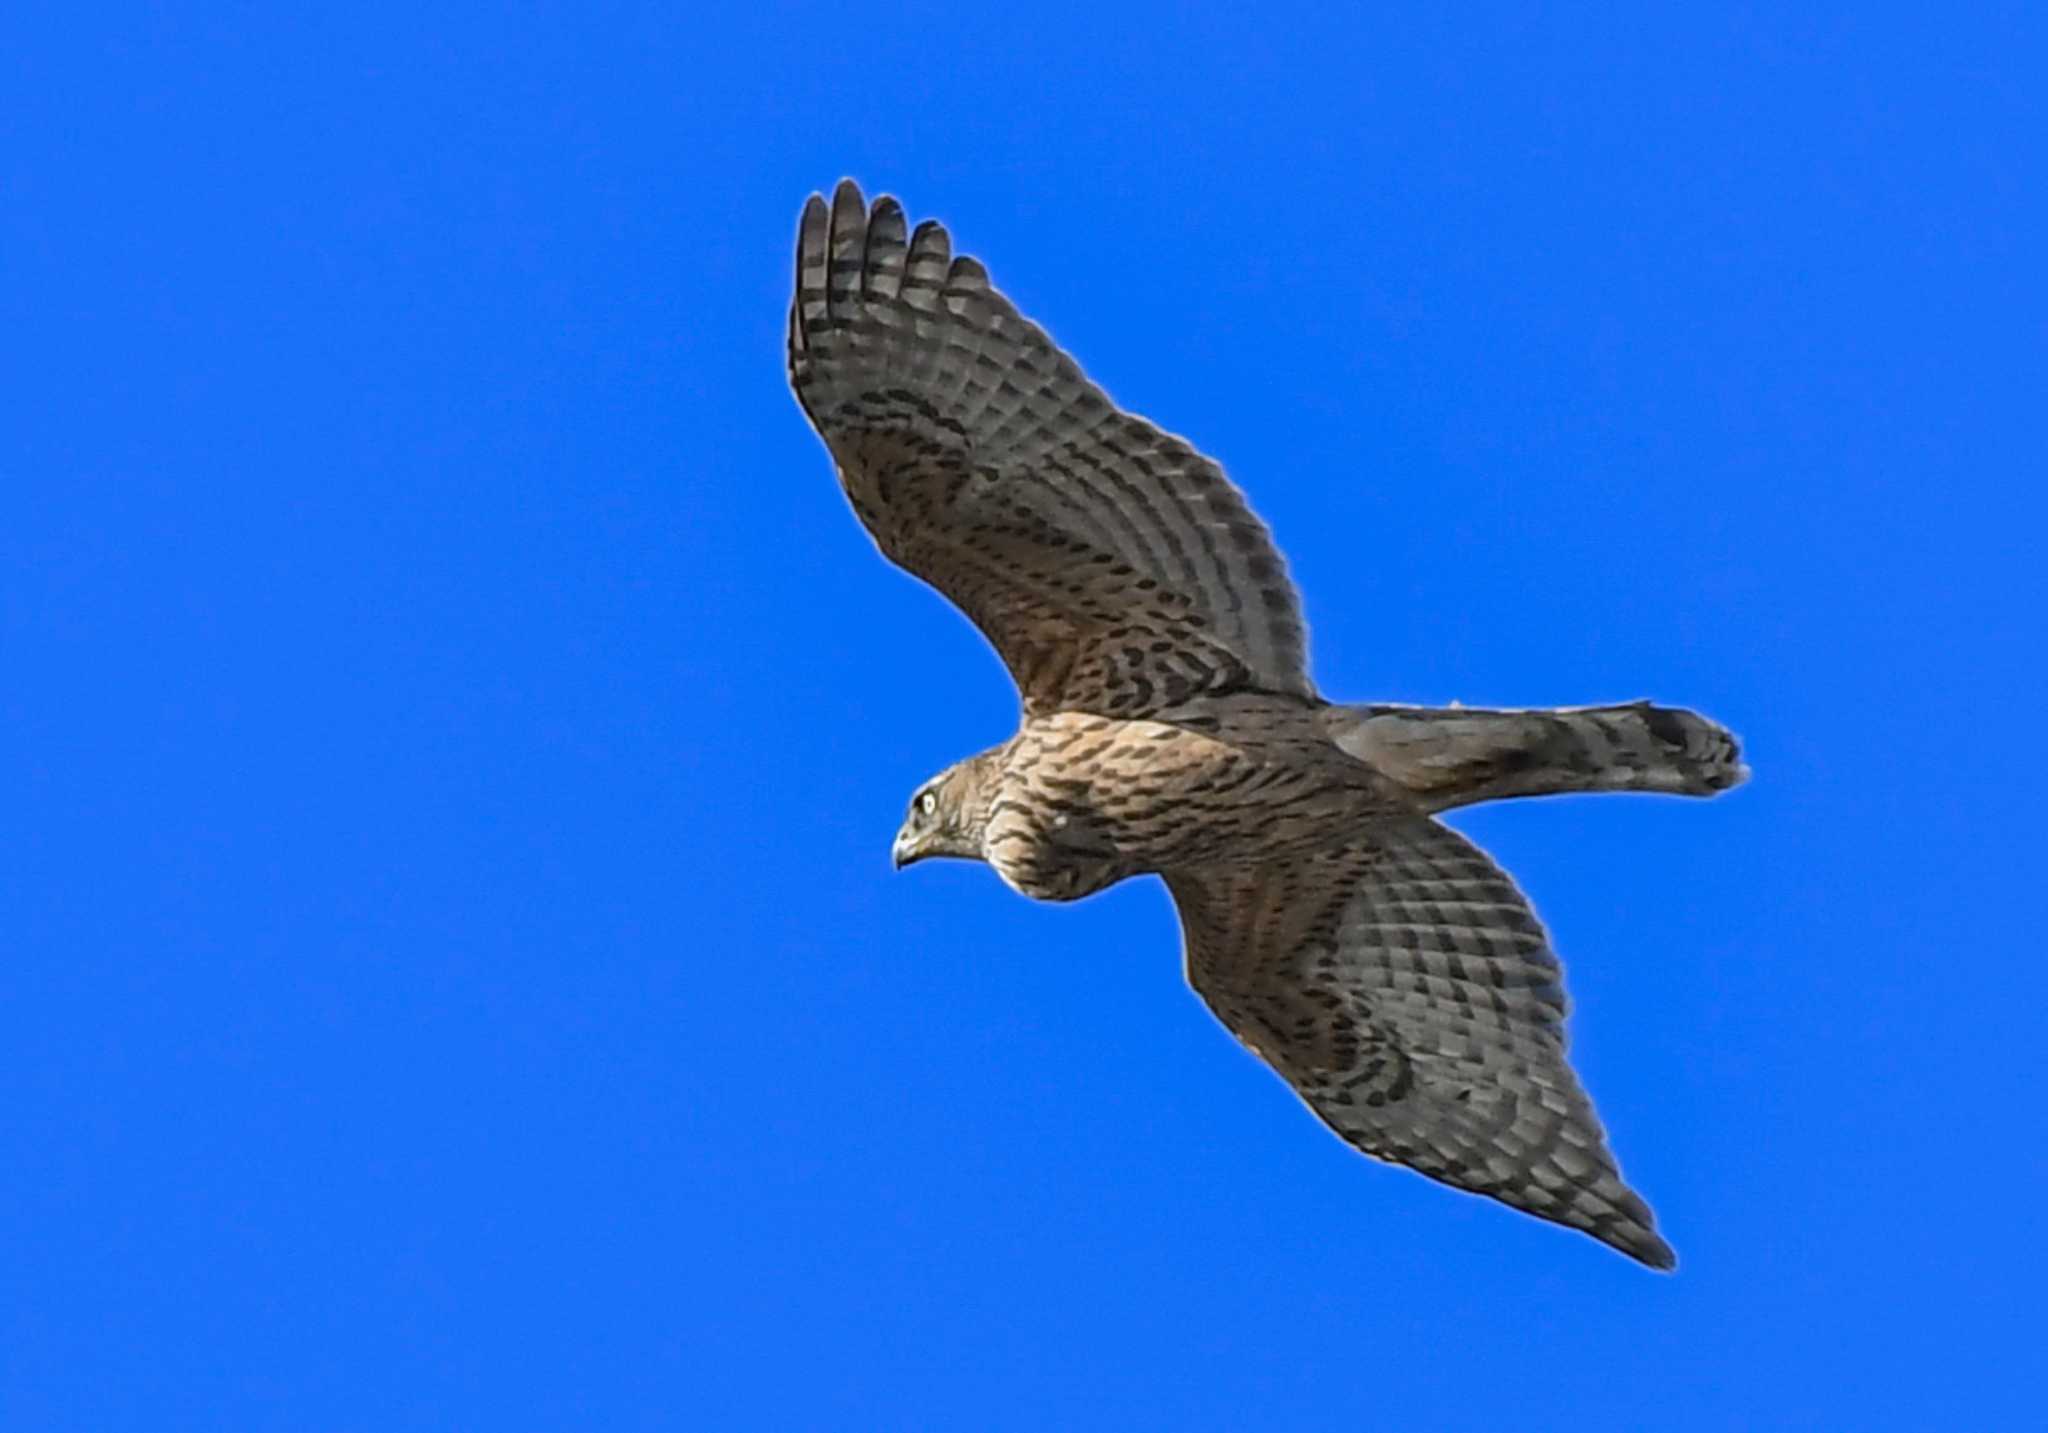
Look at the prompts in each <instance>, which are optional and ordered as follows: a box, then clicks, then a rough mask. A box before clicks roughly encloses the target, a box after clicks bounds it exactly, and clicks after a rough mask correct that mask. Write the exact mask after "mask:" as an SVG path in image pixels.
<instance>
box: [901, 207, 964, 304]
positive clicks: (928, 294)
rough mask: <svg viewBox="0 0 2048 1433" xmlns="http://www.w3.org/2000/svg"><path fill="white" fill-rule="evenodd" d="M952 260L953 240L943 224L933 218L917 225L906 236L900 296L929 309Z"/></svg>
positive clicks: (942, 283)
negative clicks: (907, 240)
mask: <svg viewBox="0 0 2048 1433" xmlns="http://www.w3.org/2000/svg"><path fill="white" fill-rule="evenodd" d="M952 261H953V239H952V236H951V235H949V234H947V232H946V226H945V225H943V224H941V223H939V222H938V221H937V220H935V219H927V220H925V221H924V222H923V223H921V224H919V225H918V226H917V228H916V229H914V230H913V231H912V232H911V235H910V256H909V258H908V259H907V260H906V261H905V267H904V273H903V297H904V298H905V299H906V300H908V301H909V302H910V303H911V304H913V305H915V306H916V307H918V308H924V309H929V308H930V307H931V306H932V301H933V298H934V296H935V295H937V293H938V292H939V289H940V288H941V287H943V286H944V284H945V282H946V269H947V267H948V266H949V265H950V264H951V263H952Z"/></svg>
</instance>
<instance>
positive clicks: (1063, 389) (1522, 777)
mask: <svg viewBox="0 0 2048 1433" xmlns="http://www.w3.org/2000/svg"><path fill="white" fill-rule="evenodd" d="M789 376H790V382H791V384H792V386H793V387H794V388H795V390H796V396H797V400H798V402H799V403H800V404H801V405H802V407H803V410H804V412H805V414H806V415H808V417H809V418H810V421H811V423H812V425H813V426H814V427H815V428H816V429H817V430H818V433H819V436H821V437H822V438H823V439H824V441H825V446H826V447H827V448H828V449H829V450H830V452H831V455H832V460H833V462H834V463H835V464H836V466H837V468H838V472H839V479H840V483H841V485H842V487H843V488H844V489H845V492H846V496H847V498H848V499H849V500H850V501H851V503H852V505H853V510H854V512H855V514H857V515H858V516H859V518H860V520H861V522H862V523H863V524H865V525H866V527H867V529H868V531H869V533H870V534H872V535H873V537H874V540H875V543H876V545H877V546H878V547H880V548H881V550H882V552H883V554H884V555H885V556H887V557H888V558H889V559H890V560H891V561H893V562H895V563H897V564H899V565H900V566H902V567H904V568H906V569H908V570H909V571H910V572H912V573H914V574H915V575H916V576H918V577H920V578H922V579H923V580H924V581H925V582H927V583H929V584H931V585H932V586H933V587H935V588H937V589H938V590H939V591H940V592H941V593H943V594H944V595H945V596H946V597H947V598H949V599H950V600H951V601H952V602H953V603H954V604H955V605H956V606H957V607H959V608H960V610H961V611H962V612H964V613H965V614H966V615H967V617H968V618H969V619H970V620H971V621H972V622H973V623H974V625H975V626H976V627H978V628H980V629H981V631H982V633H983V634H984V635H985V636H986V637H987V638H988V640H989V641H990V642H991V643H993V644H994V646H995V649H996V651H997V652H998V653H999V654H1000V656H1001V657H1002V660H1003V663H1004V665H1005V666H1006V667H1008V669H1009V672H1010V675H1011V676H1012V677H1013V678H1014V679H1015V680H1016V683H1017V688H1018V691H1019V694H1020V696H1021V698H1022V704H1023V714H1022V718H1021V721H1020V724H1019V726H1018V729H1017V732H1016V734H1015V735H1014V736H1012V737H1011V738H1010V739H1009V740H1007V741H1005V742H1003V743H1002V744H1001V745H999V746H995V747H991V748H990V749H989V750H987V751H984V752H981V753H979V754H978V755H975V756H970V757H968V758H967V759H965V760H964V761H961V762H958V763H956V764H955V765H953V766H950V767H948V768H947V769H946V770H944V771H942V772H940V773H939V774H938V775H937V776H935V777H933V778H932V779H931V780H930V781H927V782H925V783H924V784H923V785H922V786H920V787H919V788H918V790H917V792H916V794H915V795H914V796H913V797H912V798H911V801H910V809H909V813H908V815H907V816H906V817H905V818H904V821H903V825H902V829H901V830H900V831H899V832H898V834H897V836H896V841H895V848H894V858H895V862H896V864H897V865H898V866H899V867H900V866H907V865H909V864H911V863H912V862H914V861H920V860H923V859H925V858H926V857H932V856H956V857H965V858H967V859H969V860H977V861H985V862H987V863H988V864H989V865H990V866H993V867H994V868H995V871H996V874H997V875H999V876H1000V877H1001V878H1002V879H1003V880H1004V881H1005V882H1006V883H1007V884H1008V885H1010V886H1011V887H1012V888H1014V889H1015V890H1017V891H1020V892H1022V893H1023V894H1024V895H1027V896H1032V897H1036V898H1037V899H1040V900H1048V901H1071V900H1075V899H1077V898H1079V897H1081V896H1085V895H1088V894H1090V893H1092V892H1094V891H1099V890H1101V889H1102V888H1103V887H1105V886H1108V885H1110V884H1111V883H1113V882H1116V881H1121V880H1123V879H1125V878H1126V877H1129V876H1136V875H1140V874H1156V875H1158V876H1160V877H1162V878H1164V880H1165V882H1166V885H1167V889H1168V890H1169V891H1170V892H1171V894H1172V897H1173V901H1174V904H1175V906H1176V908H1177V909H1178V911H1179V914H1180V919H1181V925H1182V929H1183V932H1184V935H1185V944H1186V950H1185V957H1186V969H1187V976H1188V980H1189V982H1190V983H1191V984H1192V985H1193V986H1194V988H1195V990H1196V991H1197V992H1199V993H1200V995H1201V997H1202V998H1203V1000H1205V1001H1207V1002H1208V1004H1209V1007H1210V1008H1211V1009H1212V1010H1213V1011H1214V1012H1215V1013H1216V1015H1217V1016H1218V1017H1219V1018H1220V1019H1221V1020H1222V1022H1223V1023H1224V1025H1226V1026H1227V1027H1229V1029H1230V1030H1231V1031H1232V1032H1233V1033H1234V1034H1235V1035H1236V1036H1237V1037H1238V1039H1240V1040H1241V1041H1242V1042H1243V1043H1244V1044H1245V1045H1247V1046H1248V1047H1250V1049H1251V1050H1252V1051H1253V1052H1254V1053H1255V1054H1257V1055H1258V1056H1259V1057H1260V1058H1261V1059H1263V1060H1265V1061H1266V1062H1267V1063H1268V1064H1269V1065H1271V1066H1272V1068H1273V1069H1274V1070H1276V1071H1277V1072H1278V1073H1279V1074H1280V1076H1281V1077H1282V1078H1283V1079H1285V1080H1286V1081H1287V1083H1288V1084H1289V1085H1291V1086H1292V1087H1293V1088H1294V1089H1295V1091H1296V1092H1297V1093H1298V1094H1299V1095H1300V1096H1301V1098H1302V1099H1303V1100H1304V1101H1305V1102H1306V1103H1307V1104H1308V1106H1309V1108H1310V1109H1311V1110H1313V1111H1314V1112H1315V1113H1316V1115H1317V1116H1318V1117H1320V1118H1321V1119H1322V1121H1323V1122H1324V1123H1325V1124H1327V1125H1328V1126H1329V1127H1330V1129H1331V1130H1333V1131H1335V1132H1336V1134H1337V1135H1339V1136H1340V1137H1341V1138H1343V1139H1344V1140H1345V1141H1346V1142H1347V1143H1349V1144H1351V1145H1353V1146H1355V1147H1356V1148H1358V1149H1360V1150H1362V1151H1364V1152H1365V1153H1366V1154H1368V1155H1371V1156H1373V1157H1375V1158H1377V1159H1381V1160H1386V1161H1390V1162H1393V1163H1396V1164H1403V1165H1407V1166H1409V1167H1410V1168H1412V1169H1415V1170H1419V1171H1420V1172H1421V1173H1423V1174H1425V1175H1428V1176H1429V1177H1430V1178H1432V1179H1436V1180H1440V1181H1442V1182H1443V1183H1445V1184H1449V1185H1453V1186H1455V1187H1457V1188H1459V1189H1465V1190H1470V1191H1472V1192H1473V1193H1476V1194H1483V1195H1487V1196H1490V1197H1491V1198H1493V1199H1497V1200H1499V1201H1501V1202H1502V1203H1504V1204H1508V1205H1511V1206H1513V1207H1514V1208H1517V1209H1521V1210H1524V1211H1526V1212H1528V1213H1530V1214H1533V1215H1536V1216H1537V1217H1539V1218H1542V1219H1548V1220H1553V1221H1555V1222H1556V1223H1559V1224H1563V1225H1567V1226H1569V1227H1571V1228H1574V1229H1579V1230H1583V1231H1584V1232H1586V1233H1588V1234H1590V1235H1592V1236H1593V1237H1594V1238H1596V1239H1599V1240H1602V1241H1604V1242H1605V1243H1607V1244H1610V1245H1612V1246H1613V1247H1614V1248H1616V1249H1619V1250H1620V1251H1622V1252H1623V1253H1625V1254H1627V1255H1630V1256H1631V1257H1633V1258H1635V1259H1638V1260H1640V1261H1642V1262H1643V1263H1645V1264H1648V1265H1650V1266H1652V1267H1654V1268H1660V1269H1663V1268H1670V1267H1672V1265H1673V1263H1674V1262H1675V1261H1674V1256H1673V1254H1672V1251H1671V1247H1670V1246H1669V1245H1668V1244H1666V1243H1665V1242H1664V1240H1663V1239H1662V1238H1660V1237H1659V1236H1658V1234H1657V1232H1656V1228H1655V1225H1654V1221H1653V1218H1652V1216H1651V1213H1650V1210H1649V1207H1648V1206H1647V1205H1645V1204H1644V1202H1643V1201H1642V1199H1641V1198H1639V1197H1638V1196H1637V1195H1636V1193H1635V1192H1634V1191H1633V1190H1631V1189H1630V1188H1629V1187H1628V1185H1627V1184H1626V1183H1624V1182H1623V1180H1622V1178H1621V1174H1620V1172H1619V1170H1618V1169H1617V1168H1616V1167H1615V1162H1614V1158H1613V1156H1612V1155H1611V1154H1609V1152H1608V1149H1607V1142H1606V1136H1605V1134H1604V1132H1603V1131H1602V1129H1601V1126H1600V1121H1599V1119H1598V1117H1597V1116H1596V1115H1595V1114H1594V1112H1593V1106H1592V1104H1591V1103H1590V1102H1589V1101H1588V1099H1587V1097H1586V1093H1585V1091H1584V1090H1583V1089H1582V1088H1581V1087H1580V1085H1579V1082H1578V1079H1577V1078H1576V1077H1575V1076H1574V1075H1573V1073H1572V1070H1571V1067H1570V1066H1569V1065H1568V1064H1567V1063H1566V1061H1565V1031H1564V1019H1565V994H1564V988H1563V984H1562V977H1561V973H1560V970H1559V967H1558V963H1557V959H1556V957H1555V956H1554V955H1553V954H1552V953H1551V950H1550V943H1549V940H1548V939H1547V938H1546V936H1545V934H1544V931H1543V927H1542V926H1541V925H1540V924H1538V922H1537V920H1536V917H1535V915H1534V914H1532V913H1531V911H1530V909H1529V904H1528V902H1527V900H1526V899H1525V898H1524V897H1523V896H1522V894H1521V892H1520V891H1519V890H1517V889H1516V887H1515V884H1514V882H1513V881H1511V880H1510V879H1509V878H1508V877H1507V875H1506V874H1504V873H1503V872H1502V871H1501V869H1500V868H1499V867H1498V866H1496V865H1495V864H1494V863H1493V862H1492V861H1491V860H1490V859H1489V858H1488V857H1487V856H1486V854H1485V853H1484V852H1482V851H1481V850H1480V849H1479V848H1478V847H1476V846H1474V845H1473V844H1472V843H1471V842H1470V841H1468V840H1466V839H1465V838H1464V837H1463V836H1461V835H1459V834H1457V833H1456V832H1455V831H1452V830H1451V829H1450V828H1449V827H1447V826H1444V825H1443V824H1441V823H1440V822H1439V821H1437V819H1436V817H1437V815H1438V813H1440V812H1443V811H1446V810H1449V809H1450V808H1452V807H1457V806H1464V805H1468V804H1470V803H1472V802H1476V801H1489V800H1494V799H1497V798H1501V797H1512V796H1537V795H1544V794H1547V793H1552V792H1572V791H1662V792H1670V793H1674V794H1678V795H1685V796H1708V795H1712V794H1714V793H1715V792H1719V791H1724V790H1726V789H1727V788H1729V787H1731V786H1734V785H1735V784H1737V783H1738V782H1740V781H1742V780H1743V779H1744V778H1745V777H1746V776H1747V774H1748V772H1747V769H1746V768H1745V767H1744V766H1743V765H1742V764H1741V760H1740V757H1739V754H1738V751H1737V747H1736V742H1735V739H1734V738H1733V737H1732V736H1731V735H1730V734H1729V733H1728V732H1727V731H1726V730H1725V729H1724V728H1722V727H1720V726H1718V725H1716V724H1715V723H1713V722H1711V721H1709V720H1707V719H1706V718H1704V717H1701V716H1699V715H1697V714H1696V713H1693V712H1690V711H1684V710H1680V709H1676V708H1671V707H1662V706H1653V705H1651V704H1649V703H1647V702H1635V703H1631V704H1628V705H1622V706H1600V707H1576V708H1564V709H1557V710H1480V709H1472V708H1463V707H1450V708H1444V709H1431V708H1424V707H1413V706H1392V705H1365V706H1360V705H1340V704H1336V703H1332V702H1329V701H1326V700H1324V699H1323V697H1322V696H1321V695H1319V694H1318V692H1317V691H1316V687H1315V684H1314V682H1313V681H1311V680H1310V677H1309V674H1308V669H1307V662H1306V649H1305V641H1304V632H1303V626H1302V618H1301V611H1300V606H1299V602H1298V600H1297V598H1296V596H1295V592H1294V588H1293V585H1292V583H1291V582H1290V581H1289V579H1288V576H1287V572H1286V568H1285V567H1284V565H1283V564H1282V562H1281V559H1280V554H1279V553H1278V552H1277V551H1275V549H1274V546H1273V542H1272V539H1271V537H1270V536H1269V535H1268V533H1267V530H1266V527H1265V525H1264V524H1263V523H1262V522H1260V520H1259V519H1258V518H1257V517H1255V516H1254V515H1253V514H1252V512H1251V511H1250V509H1248V508H1247V507H1246V506H1245V501H1244V498H1243V496H1242V495H1241V494H1240V493H1239V492H1238V490H1237V489H1236V488H1235V487H1233V486H1232V485H1231V483H1230V482H1229V480H1228V479H1226V478H1225V477H1224V475H1223V472H1222V470H1221V469H1220V468H1218V467H1217V465H1216V464H1215V463H1214V462H1212V461H1211V460H1210V459H1208V458H1206V457H1204V456H1203V455H1202V454H1201V453H1199V452H1197V451H1195V449H1194V448H1192V447H1190V446H1189V445H1188V444H1187V443H1186V442H1184V441H1183V440H1182V439H1180V438H1177V437H1174V436H1173V435H1172V434H1169V433H1165V432H1162V431H1160V430H1159V429H1158V428H1156V427H1154V426H1153V425H1152V424H1150V423H1148V422H1146V421H1145V420H1144V419H1143V418H1141V417H1138V416H1137V415H1135V414H1132V413H1126V412H1124V411H1123V410H1121V409H1119V408H1118V407H1117V406H1116V405H1115V404H1114V403H1113V402H1111V401H1110V399H1109V398H1108V397H1107V396H1106V395H1105V394H1104V393H1103V391H1102V390H1101V389H1100V388H1098V387H1096V386H1095V385H1094V384H1093V383H1091V382H1089V380H1088V379H1087V377H1085V376H1084V375H1083V374H1082V372H1081V370H1080V368H1079V367H1077V366H1076V365H1075V363H1074V361H1073V360H1072V359H1071V358H1069V357H1068V356H1067V355H1066V354H1065V353H1063V352H1061V351H1060V349H1059V348H1058V347H1057V346H1055V345H1054V343H1053V341H1052V340H1051V339H1050V338H1048V337H1047V336H1046V334H1045V331H1044V330H1043V329H1041V328H1039V327H1038V326H1037V325H1036V324H1033V323H1032V322H1030V321H1029V320H1028V319H1025V318H1024V317H1022V316H1021V315H1020V314H1019V313H1018V312H1017V310H1016V309H1015V307H1013V306H1012V305H1011V303H1010V302H1009V300H1008V299H1006V298H1004V297H1003V295H1002V294H1001V293H999V292H998V291H997V290H996V289H995V288H993V287H992V286H991V285H990V283H989V278H988V273H987V271H986V270H985V269H984V268H983V267H982V266H981V265H980V264H979V263H977V262H976V261H975V260H973V259H971V258H968V257H966V256H964V255H955V254H954V253H953V252H952V244H951V241H950V239H949V238H948V236H947V233H946V230H945V229H944V228H943V227H941V226H940V225H938V224H936V223H933V222H930V221H927V222H925V223H922V224H919V225H918V226H917V228H916V229H915V230H911V229H909V228H908V226H907V225H906V224H905V222H904V216H903V209H902V207H901V206H900V205H899V204H898V203H897V202H896V201H895V200H894V199H891V198H880V199H877V200H876V201H875V203H874V205H873V207H872V208H870V207H869V206H868V205H867V203H866V201H865V200H864V199H863V198H862V196H861V192H860V190H859V189H858V188H857V187H856V186H855V185H854V184H853V183H852V182H850V181H847V182H842V183H841V184H840V185H839V187H838V190H837V191H836V192H835V193H834V195H833V196H832V199H831V200H830V202H829V203H828V202H827V201H826V200H825V199H823V198H822V197H821V196H818V195H812V196H811V198H810V200H809V202H808V203H806V204H805V205H804V209H803V215H802V218H801V220H800V221H799V224H798V231H797V252H796V293H795V297H794V300H793V302H792V303H791V306H790V313H789Z"/></svg>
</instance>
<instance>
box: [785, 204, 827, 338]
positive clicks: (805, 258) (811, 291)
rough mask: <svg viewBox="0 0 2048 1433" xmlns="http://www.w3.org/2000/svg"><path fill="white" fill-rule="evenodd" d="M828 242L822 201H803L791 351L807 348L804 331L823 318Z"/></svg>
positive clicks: (791, 316)
mask: <svg viewBox="0 0 2048 1433" xmlns="http://www.w3.org/2000/svg"><path fill="white" fill-rule="evenodd" d="M830 242H831V211H830V210H828V209H827V208H826V207H825V198H824V196H823V195H821V194H813V195H812V196H811V197H810V198H808V199H806V200H805V201H804V212H803V214H802V215H801V216H800V217H799V218H798V219H797V225H796V302H795V303H794V304H792V305H791V307H790V349H791V351H792V352H795V351H797V350H799V349H802V348H803V347H805V346H806V332H805V331H806V329H808V328H809V326H810V325H811V324H814V323H816V322H818V321H819V320H820V319H822V318H824V317H825V267H826V259H827V253H828V246H829V244H830Z"/></svg>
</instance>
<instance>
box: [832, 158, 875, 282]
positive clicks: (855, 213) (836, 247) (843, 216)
mask: <svg viewBox="0 0 2048 1433" xmlns="http://www.w3.org/2000/svg"><path fill="white" fill-rule="evenodd" d="M831 228H832V233H831V241H830V246H829V247H830V255H829V260H828V267H827V269H826V274H825V300H826V306H827V307H828V308H829V309H832V310H834V311H838V310H840V309H842V308H843V307H844V306H845V304H846V302H847V300H849V299H850V298H852V297H854V295H855V294H856V293H857V292H858V291H859V287H860V269H861V265H862V263H863V262H865V261H866V258H867V247H868V205H867V201H866V200H865V199H863V198H862V197H861V193H860V186H859V185H858V184H855V183H854V182H853V181H852V180H851V179H842V180H840V181H839V187H838V188H836V189H834V190H833V191H832V226H831Z"/></svg>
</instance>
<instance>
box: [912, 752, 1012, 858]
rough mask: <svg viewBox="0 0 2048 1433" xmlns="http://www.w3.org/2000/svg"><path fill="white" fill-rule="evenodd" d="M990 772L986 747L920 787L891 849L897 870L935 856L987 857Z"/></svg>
mask: <svg viewBox="0 0 2048 1433" xmlns="http://www.w3.org/2000/svg"><path fill="white" fill-rule="evenodd" d="M988 774H989V753H987V752H983V753H982V754H981V755H980V756H970V757H969V758H968V759H967V760H965V761H962V762H958V763H956V764H954V765H952V766H949V767H947V768H946V769H945V770H944V771H942V772H940V773H939V774H938V775H937V776H934V777H933V778H932V779H931V780H930V781H927V782H926V783H925V784H924V785H922V786H920V787H918V788H917V794H916V795H915V796H913V797H911V798H910V811H909V812H908V814H906V815H905V816H904V818H903V828H902V829H901V830H899V831H898V832H897V833H896V844H895V846H894V847H892V848H891V850H890V852H889V855H890V859H892V860H893V861H895V863H896V869H897V870H899V871H900V870H902V869H903V868H904V867H905V866H908V865H911V864H913V863H915V862H917V861H922V860H924V859H925V858H927V857H929V856H957V857H960V858H962V859H964V860H969V861H980V860H984V859H986V857H985V856H984V854H983V851H982V846H981V834H982V828H983V827H984V826H985V825H986V824H987V822H988V801H987V799H986V795H985V785H986V782H987V779H988Z"/></svg>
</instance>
